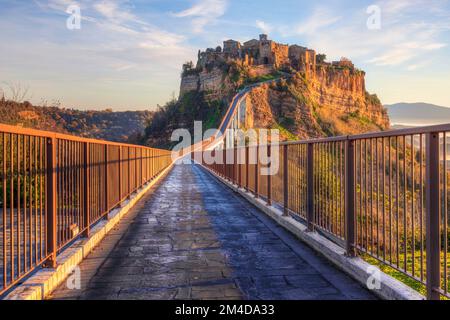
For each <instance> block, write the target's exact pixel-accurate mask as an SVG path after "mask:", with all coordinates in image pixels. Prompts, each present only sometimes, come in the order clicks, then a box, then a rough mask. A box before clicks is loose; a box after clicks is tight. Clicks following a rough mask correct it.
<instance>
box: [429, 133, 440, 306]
mask: <svg viewBox="0 0 450 320" xmlns="http://www.w3.org/2000/svg"><path fill="white" fill-rule="evenodd" d="M425 181H426V182H427V183H426V211H425V212H426V263H427V265H426V270H427V299H429V300H439V299H440V294H439V291H438V290H439V288H440V286H441V283H440V282H441V275H440V245H439V243H440V230H439V221H440V216H439V211H440V210H439V206H440V201H439V133H438V132H432V133H427V134H426V180H425Z"/></svg>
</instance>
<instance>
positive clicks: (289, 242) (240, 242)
mask: <svg viewBox="0 0 450 320" xmlns="http://www.w3.org/2000/svg"><path fill="white" fill-rule="evenodd" d="M81 270H82V288H81V290H68V289H67V288H66V287H65V286H63V285H62V286H60V287H59V288H58V289H57V290H56V291H55V292H54V293H53V295H52V298H54V299H136V300H137V299H151V300H155V299H183V300H184V299H195V300H202V299H230V300H234V299H268V300H270V299H373V298H374V297H373V296H372V294H371V293H370V292H369V291H367V290H365V289H364V288H362V287H361V286H360V285H359V284H357V283H356V282H355V281H353V280H352V279H350V278H349V277H347V276H346V275H345V274H343V273H342V272H340V271H339V270H337V269H335V268H334V267H333V266H332V265H331V264H329V263H328V262H327V261H325V260H324V259H323V258H321V257H320V256H319V255H318V254H316V253H315V252H314V251H313V250H311V249H310V248H308V247H307V246H306V245H304V244H303V243H301V242H300V241H298V240H297V239H296V238H294V237H293V236H292V235H291V234H290V233H288V232H287V231H285V230H284V229H283V228H281V227H280V226H278V225H276V224H275V223H274V222H273V221H272V220H270V219H269V218H268V217H267V216H265V215H264V214H262V213H261V212H259V211H258V210H257V209H256V208H255V207H253V206H252V205H251V204H249V203H248V202H246V201H245V200H244V199H243V198H241V197H240V196H238V195H237V194H235V193H234V192H232V191H231V190H229V189H228V188H226V187H225V186H224V185H222V184H220V183H219V182H218V181H216V180H215V179H213V178H212V177H211V176H210V174H209V173H207V172H206V171H205V170H203V169H202V168H200V167H199V166H197V165H179V166H175V168H174V169H173V170H172V172H171V173H170V174H169V175H168V176H167V177H166V179H165V180H164V181H162V182H160V183H159V184H158V185H156V186H154V187H153V190H152V191H151V192H149V193H148V194H147V195H145V196H144V197H143V198H142V200H141V201H140V202H139V203H138V204H137V205H136V206H135V207H134V208H133V209H132V210H131V211H130V212H129V213H128V214H127V216H126V217H125V219H123V220H122V221H120V222H119V224H118V226H117V228H115V229H114V231H113V233H112V234H109V235H107V236H106V237H105V239H104V241H103V242H102V243H101V244H100V245H99V247H97V248H96V249H95V250H94V251H93V252H92V253H91V254H90V255H89V256H88V257H87V259H85V260H84V261H83V262H82V263H81Z"/></svg>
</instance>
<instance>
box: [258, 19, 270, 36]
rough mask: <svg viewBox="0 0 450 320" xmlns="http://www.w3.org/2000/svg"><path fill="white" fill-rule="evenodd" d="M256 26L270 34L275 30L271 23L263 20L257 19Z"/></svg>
mask: <svg viewBox="0 0 450 320" xmlns="http://www.w3.org/2000/svg"><path fill="white" fill-rule="evenodd" d="M256 27H257V28H259V29H260V30H261V31H262V32H263V33H266V34H269V33H270V32H271V31H272V30H273V28H272V26H271V25H270V24H268V23H267V22H264V21H261V20H256Z"/></svg>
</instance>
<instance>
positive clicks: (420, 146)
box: [419, 134, 424, 281]
mask: <svg viewBox="0 0 450 320" xmlns="http://www.w3.org/2000/svg"><path fill="white" fill-rule="evenodd" d="M419 152H420V164H419V167H420V172H419V176H420V178H419V181H420V184H419V185H420V190H419V197H420V211H419V213H420V280H421V281H423V278H424V270H423V269H424V268H423V252H424V251H423V249H424V239H423V187H424V181H423V156H424V155H423V135H422V134H420V144H419Z"/></svg>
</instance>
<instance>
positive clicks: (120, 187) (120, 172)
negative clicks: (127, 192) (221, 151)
mask: <svg viewBox="0 0 450 320" xmlns="http://www.w3.org/2000/svg"><path fill="white" fill-rule="evenodd" d="M119 199H120V202H122V146H119Z"/></svg>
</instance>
